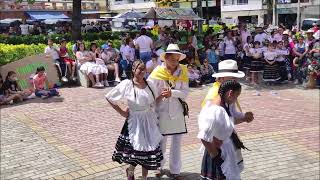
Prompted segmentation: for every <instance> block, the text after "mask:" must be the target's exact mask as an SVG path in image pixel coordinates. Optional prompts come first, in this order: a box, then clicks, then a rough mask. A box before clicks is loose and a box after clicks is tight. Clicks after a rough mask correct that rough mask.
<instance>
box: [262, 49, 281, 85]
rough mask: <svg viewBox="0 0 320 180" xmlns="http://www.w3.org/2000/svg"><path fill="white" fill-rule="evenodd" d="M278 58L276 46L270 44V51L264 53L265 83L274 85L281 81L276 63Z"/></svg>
mask: <svg viewBox="0 0 320 180" xmlns="http://www.w3.org/2000/svg"><path fill="white" fill-rule="evenodd" d="M277 56H278V54H277V52H276V51H275V45H274V44H273V43H270V44H269V45H268V50H267V51H266V52H265V53H264V60H265V62H266V65H265V68H264V71H263V81H265V82H267V83H269V84H270V85H271V84H274V83H275V82H276V81H278V80H280V79H281V77H280V74H279V66H278V64H277V62H276V57H277Z"/></svg>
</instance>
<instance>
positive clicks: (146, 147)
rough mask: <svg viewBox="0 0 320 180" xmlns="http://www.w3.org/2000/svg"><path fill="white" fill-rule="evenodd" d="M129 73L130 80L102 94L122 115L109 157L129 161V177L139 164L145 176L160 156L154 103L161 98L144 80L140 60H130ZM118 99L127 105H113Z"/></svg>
mask: <svg viewBox="0 0 320 180" xmlns="http://www.w3.org/2000/svg"><path fill="white" fill-rule="evenodd" d="M132 73H133V75H132V77H133V79H132V80H128V79H126V80H123V81H122V82H120V84H118V85H117V86H116V87H115V88H113V89H112V90H111V91H110V92H109V93H108V94H107V95H106V99H107V101H108V102H109V103H110V105H111V106H112V107H113V108H114V109H115V110H116V111H117V112H118V113H119V114H120V115H121V116H123V117H125V118H126V121H125V123H124V125H123V128H122V131H121V135H120V136H119V138H118V141H117V143H116V147H115V151H114V154H113V156H112V160H113V161H116V162H118V163H120V164H121V163H127V164H130V167H129V168H127V170H126V172H127V177H128V179H129V180H133V179H134V169H135V167H136V166H137V165H141V166H142V176H143V179H146V178H147V175H148V170H156V169H157V168H159V167H160V165H161V164H160V162H161V160H162V159H163V155H162V152H161V149H160V141H161V139H162V134H161V133H160V130H159V127H158V119H157V114H156V113H155V110H154V106H155V103H156V102H157V101H159V100H161V99H162V98H163V97H162V96H159V97H158V98H157V97H155V95H156V94H158V92H157V91H158V90H157V88H156V87H155V86H154V85H153V84H152V83H151V82H150V81H147V80H145V79H144V77H145V73H146V67H145V65H144V63H143V62H142V61H140V60H138V61H135V62H134V63H133V66H132ZM120 99H126V100H127V104H128V107H127V108H125V109H122V108H120V107H119V106H118V105H117V104H116V102H117V101H119V100H120Z"/></svg>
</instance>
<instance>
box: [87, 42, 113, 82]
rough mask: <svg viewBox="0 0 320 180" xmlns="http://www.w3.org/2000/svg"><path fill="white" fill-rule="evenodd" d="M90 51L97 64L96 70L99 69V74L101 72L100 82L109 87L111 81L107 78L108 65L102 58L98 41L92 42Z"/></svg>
mask: <svg viewBox="0 0 320 180" xmlns="http://www.w3.org/2000/svg"><path fill="white" fill-rule="evenodd" d="M90 53H91V55H92V58H93V60H94V62H95V63H96V65H97V67H96V70H97V71H99V74H100V80H101V81H100V83H101V84H103V85H104V86H106V87H108V86H109V83H108V80H107V76H108V67H107V66H106V64H105V62H104V60H103V59H102V58H101V51H100V48H99V47H98V46H97V44H96V43H91V45H90Z"/></svg>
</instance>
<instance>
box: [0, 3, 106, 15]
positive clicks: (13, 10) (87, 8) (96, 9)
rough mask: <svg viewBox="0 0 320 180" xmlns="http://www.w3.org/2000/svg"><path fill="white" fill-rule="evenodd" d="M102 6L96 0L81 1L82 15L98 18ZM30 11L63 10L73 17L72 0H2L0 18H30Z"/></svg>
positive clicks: (62, 11)
mask: <svg viewBox="0 0 320 180" xmlns="http://www.w3.org/2000/svg"><path fill="white" fill-rule="evenodd" d="M100 6H101V5H100V4H99V2H97V1H96V0H86V1H81V8H82V15H83V16H84V17H85V18H97V17H99V14H100V11H101V10H100ZM104 6H105V4H104ZM28 12H61V13H63V14H65V15H67V16H69V17H71V15H72V0H54V1H53V0H35V2H34V3H32V4H28V3H27V1H26V0H24V1H23V2H21V3H17V2H16V1H13V0H1V1H0V19H7V18H14V19H28V18H29V17H28Z"/></svg>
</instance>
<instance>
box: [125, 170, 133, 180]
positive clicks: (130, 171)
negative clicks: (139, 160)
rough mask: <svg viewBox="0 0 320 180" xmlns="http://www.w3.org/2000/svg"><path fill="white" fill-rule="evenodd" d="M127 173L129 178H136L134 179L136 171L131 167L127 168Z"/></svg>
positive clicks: (129, 179) (128, 179) (131, 179)
mask: <svg viewBox="0 0 320 180" xmlns="http://www.w3.org/2000/svg"><path fill="white" fill-rule="evenodd" d="M126 173H127V180H135V179H134V171H132V170H130V169H129V168H127V169H126Z"/></svg>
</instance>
